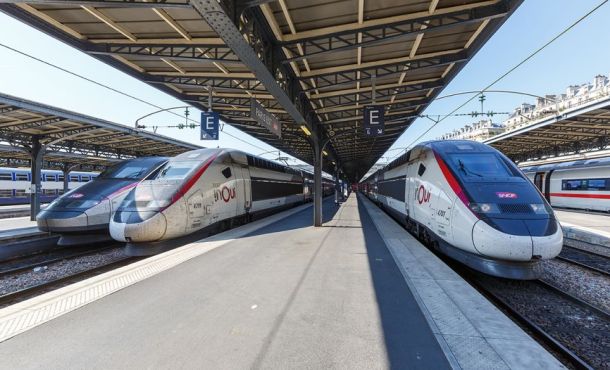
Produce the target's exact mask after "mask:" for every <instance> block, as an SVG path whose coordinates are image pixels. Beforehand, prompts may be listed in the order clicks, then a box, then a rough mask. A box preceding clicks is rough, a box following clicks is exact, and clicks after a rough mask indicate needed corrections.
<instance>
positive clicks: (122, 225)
mask: <svg viewBox="0 0 610 370" xmlns="http://www.w3.org/2000/svg"><path fill="white" fill-rule="evenodd" d="M166 230H167V219H166V218H165V215H164V214H163V213H161V212H137V211H133V212H130V211H119V212H116V213H115V215H114V218H113V220H112V222H111V223H110V235H111V236H112V238H113V239H115V240H118V241H122V242H152V241H157V240H159V239H161V238H162V237H163V236H164V235H165V232H166Z"/></svg>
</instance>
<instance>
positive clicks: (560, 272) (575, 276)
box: [541, 259, 610, 336]
mask: <svg viewBox="0 0 610 370" xmlns="http://www.w3.org/2000/svg"><path fill="white" fill-rule="evenodd" d="M542 267H543V273H542V276H541V279H542V280H544V281H546V282H548V283H551V284H553V285H555V286H556V287H558V288H560V289H562V290H564V291H566V292H568V293H570V294H572V295H575V296H577V297H578V298H580V299H582V300H584V301H586V302H588V303H591V304H592V305H594V306H596V307H599V308H601V309H603V310H606V311H607V312H610V279H608V277H606V276H604V275H601V274H598V273H596V272H594V271H591V270H589V269H587V268H584V267H580V266H577V265H574V264H571V263H569V262H564V261H560V260H556V259H554V260H548V261H543V262H542ZM608 335H609V336H610V334H608Z"/></svg>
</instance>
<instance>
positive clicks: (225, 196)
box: [214, 186, 235, 203]
mask: <svg viewBox="0 0 610 370" xmlns="http://www.w3.org/2000/svg"><path fill="white" fill-rule="evenodd" d="M214 199H215V200H216V201H218V200H220V199H222V200H223V201H224V202H225V203H229V202H230V201H231V199H235V188H229V187H227V186H223V187H222V188H220V189H217V190H216V191H215V192H214Z"/></svg>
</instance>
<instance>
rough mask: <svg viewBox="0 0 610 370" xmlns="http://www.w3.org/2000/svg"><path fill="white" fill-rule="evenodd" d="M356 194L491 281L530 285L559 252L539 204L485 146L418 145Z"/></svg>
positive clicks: (509, 165) (549, 214)
mask: <svg viewBox="0 0 610 370" xmlns="http://www.w3.org/2000/svg"><path fill="white" fill-rule="evenodd" d="M360 187H361V190H362V191H364V193H365V194H366V195H367V196H369V197H370V198H371V199H373V200H374V201H375V202H377V203H378V204H379V205H381V206H382V207H383V208H384V209H386V210H387V211H388V212H389V213H391V214H393V215H394V217H395V218H396V219H398V220H399V221H400V222H401V223H403V224H404V225H405V226H406V227H407V229H409V230H410V231H411V232H412V233H414V234H416V235H417V236H419V237H420V238H421V239H423V240H426V241H429V242H430V243H431V244H432V245H434V246H435V247H436V248H437V249H438V250H440V252H442V253H443V254H445V255H447V256H449V257H450V258H452V259H455V260H457V261H460V262H462V263H463V264H465V265H467V266H470V267H472V268H474V269H476V270H479V271H481V272H484V273H487V274H490V275H495V276H501V277H506V278H512V279H534V278H536V277H537V276H538V275H539V274H540V268H541V267H540V264H539V261H540V260H545V259H550V258H553V257H555V256H556V255H558V254H559V252H560V251H561V248H562V245H563V235H562V231H561V226H560V225H559V222H558V221H557V219H556V218H555V216H554V213H553V210H552V209H551V207H550V206H549V204H548V203H547V201H546V200H545V199H544V197H543V196H542V195H541V194H540V192H539V191H538V190H537V189H536V188H535V187H534V185H533V184H532V183H531V182H530V181H529V180H528V179H527V178H526V177H525V175H524V174H523V172H521V171H520V170H519V168H518V167H517V166H516V165H515V164H514V163H513V162H511V161H510V160H509V159H508V158H506V157H505V156H504V155H503V154H502V153H500V152H498V151H497V150H495V149H493V148H491V147H489V146H487V145H484V144H482V143H478V142H474V141H462V140H460V141H453V140H445V141H431V142H427V143H422V144H420V145H417V146H416V147H415V148H413V149H412V150H410V151H409V152H408V153H406V154H404V155H403V156H402V157H400V158H398V159H397V160H395V161H394V162H392V163H390V164H389V165H387V166H386V167H385V168H383V169H381V170H379V171H378V172H376V173H375V174H373V175H372V176H370V177H368V178H367V179H366V180H364V181H363V183H362V184H361V185H360Z"/></svg>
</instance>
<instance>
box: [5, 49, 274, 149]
mask: <svg viewBox="0 0 610 370" xmlns="http://www.w3.org/2000/svg"><path fill="white" fill-rule="evenodd" d="M0 46H1V47H3V48H5V49H8V50H10V51H12V52H14V53H17V54H20V55H22V56H25V57H27V58H30V59H33V60H35V61H37V62H39V63H42V64H45V65H47V66H49V67H51V68H55V69H57V70H60V71H62V72H64V73H67V74H70V75H72V76H74V77H77V78H80V79H82V80H84V81H87V82H89V83H92V84H94V85H97V86H99V87H102V88H104V89H107V90H110V91H112V92H115V93H117V94H120V95H123V96H126V97H128V98H130V99H133V100H136V101H138V102H140V103H143V104H146V105H148V106H151V107H154V108H157V109H164V108H163V107H161V106H159V105H157V104H154V103H151V102H149V101H146V100H144V99H142V98H138V97H137V96H134V95H131V94H128V93H126V92H124V91H121V90H118V89H115V88H114V87H112V86H109V85H106V84H104V83H101V82H98V81H95V80H93V79H91V78H89V77H86V76H83V75H81V74H78V73H76V72H73V71H70V70H68V69H66V68H63V67H60V66H58V65H56V64H53V63H51V62H48V61H46V60H44V59H41V58H38V57H36V56H34V55H31V54H28V53H26V52H24V51H22V50H19V49H16V48H14V47H12V46H9V45H6V44H3V43H1V42H0ZM167 112H168V113H170V114H173V115H175V116H177V117H180V118H185V119H187V120H189V121H192V122H196V123H197V121H195V120H193V119H191V118H188V117H186V116H183V115H181V114H179V113H176V112H172V111H167ZM223 132H224V133H225V134H226V135H229V136H230V137H232V138H234V139H236V140H239V141H241V142H242V143H244V144H248V145H250V146H252V147H255V148H257V149H260V150H265V149H264V148H262V147H260V146H258V145H256V144H252V143H250V142H248V141H246V140H243V139H240V138H239V137H237V136H235V135H232V134H230V133H228V132H227V131H224V130H223Z"/></svg>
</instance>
